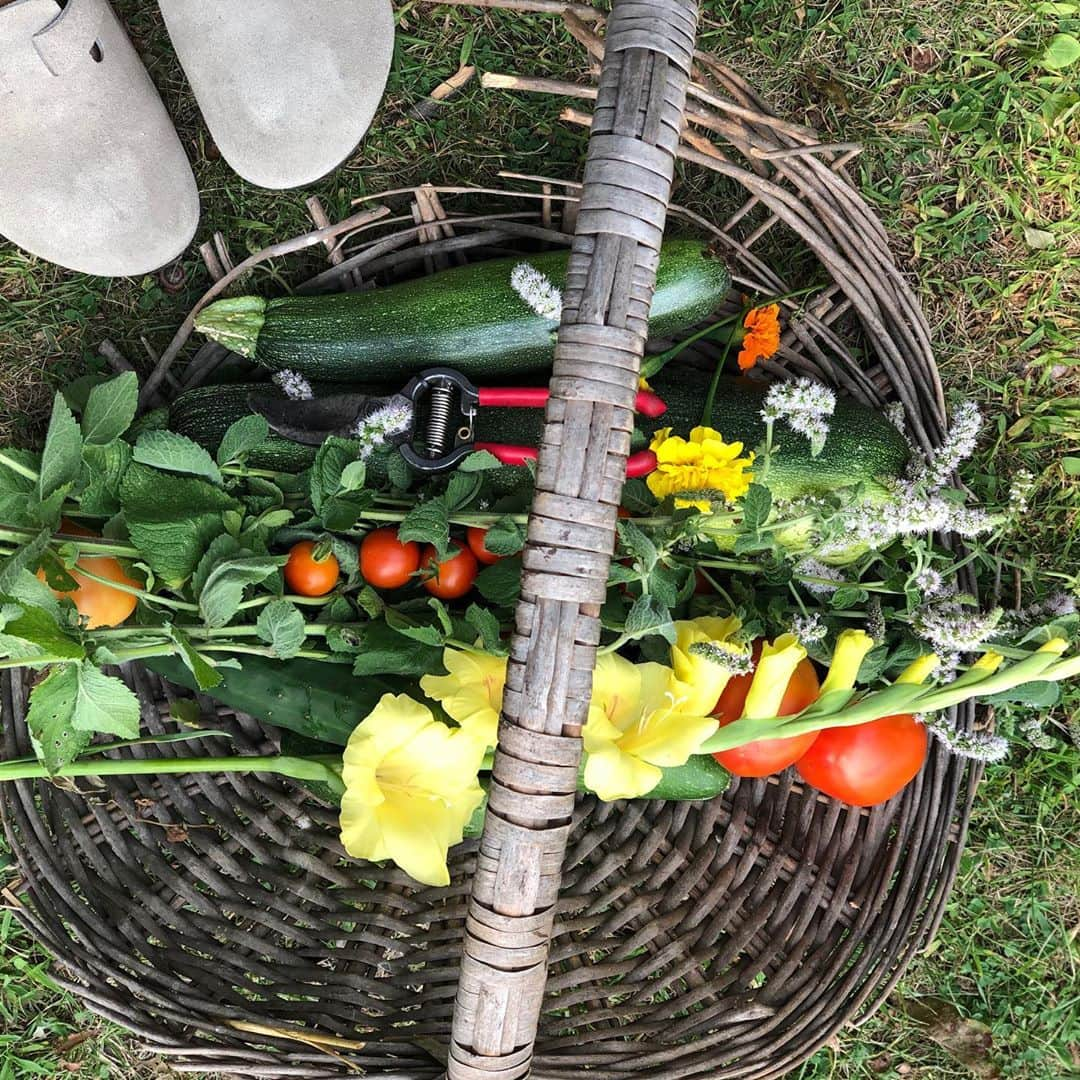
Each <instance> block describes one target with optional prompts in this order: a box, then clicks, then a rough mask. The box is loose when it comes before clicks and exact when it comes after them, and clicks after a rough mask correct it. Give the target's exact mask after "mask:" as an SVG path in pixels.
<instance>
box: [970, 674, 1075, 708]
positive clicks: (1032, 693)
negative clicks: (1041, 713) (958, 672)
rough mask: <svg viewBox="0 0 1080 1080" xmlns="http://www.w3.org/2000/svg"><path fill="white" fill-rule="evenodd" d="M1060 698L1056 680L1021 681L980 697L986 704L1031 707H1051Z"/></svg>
mask: <svg viewBox="0 0 1080 1080" xmlns="http://www.w3.org/2000/svg"><path fill="white" fill-rule="evenodd" d="M1060 700H1061V685H1060V684H1059V683H1056V682H1046V681H1045V680H1040V681H1038V682H1029V683H1023V684H1021V685H1020V686H1014V687H1013V688H1012V689H1011V690H1003V691H1002V692H1001V693H1000V694H991V695H990V696H989V697H986V698H980V701H982V702H984V703H985V704H987V705H1027V706H1029V707H1030V708H1033V709H1051V708H1053V707H1054V706H1055V705H1057V703H1058V702H1059V701H1060Z"/></svg>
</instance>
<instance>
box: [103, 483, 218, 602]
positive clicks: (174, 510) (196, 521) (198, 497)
mask: <svg viewBox="0 0 1080 1080" xmlns="http://www.w3.org/2000/svg"><path fill="white" fill-rule="evenodd" d="M120 503H121V506H122V507H123V511H124V520H125V521H126V523H127V527H128V532H129V535H130V537H131V542H132V543H133V544H134V545H135V546H136V547H137V548H138V549H139V551H140V552H141V553H142V556H143V558H144V559H145V560H146V563H147V565H148V566H149V567H150V568H151V570H153V571H154V573H155V574H156V575H157V576H158V577H160V578H162V579H163V580H164V581H165V582H167V583H168V584H170V585H174V586H175V585H178V584H181V583H182V582H183V581H184V580H186V579H187V578H188V577H189V576H190V575H191V572H192V571H193V570H194V569H195V567H196V565H198V562H199V559H200V558H201V557H202V554H203V552H204V551H205V550H206V545H207V544H209V543H210V541H211V540H213V539H214V537H215V536H219V535H220V534H221V533H222V532H224V531H225V526H224V524H223V523H222V514H223V513H224V512H225V511H226V510H237V509H238V508H239V504H238V503H237V502H236V500H235V499H233V498H231V497H230V496H229V495H228V494H226V493H225V492H224V491H222V490H221V488H218V487H214V486H213V485H212V484H208V483H206V481H204V480H199V479H196V478H195V477H192V476H171V475H169V474H167V473H161V472H157V471H155V470H154V469H149V468H146V467H145V466H142V465H132V466H131V467H130V468H129V469H128V470H127V472H126V474H125V475H124V480H123V483H122V484H121V486H120Z"/></svg>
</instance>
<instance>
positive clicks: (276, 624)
mask: <svg viewBox="0 0 1080 1080" xmlns="http://www.w3.org/2000/svg"><path fill="white" fill-rule="evenodd" d="M256 627H257V628H258V631H259V637H260V638H262V640H263V641H265V642H266V643H267V644H268V645H269V646H270V647H271V648H272V649H273V650H274V655H275V656H277V657H278V659H279V660H289V659H291V658H292V657H294V656H295V655H296V654H297V653H298V652H299V651H300V650H301V649H302V648H303V646H304V638H305V637H306V636H307V630H306V628H305V626H304V616H303V615H301V614H300V609H299V608H298V607H297V606H296V605H295V604H290V603H289V601H288V600H272V601H271V602H270V603H269V604H267V605H266V607H264V608H263V609H262V611H260V612H259V619H258V622H257V623H256Z"/></svg>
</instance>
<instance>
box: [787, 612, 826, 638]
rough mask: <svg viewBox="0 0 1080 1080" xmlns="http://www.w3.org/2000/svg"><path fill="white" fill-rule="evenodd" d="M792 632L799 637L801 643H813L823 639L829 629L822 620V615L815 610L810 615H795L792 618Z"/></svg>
mask: <svg viewBox="0 0 1080 1080" xmlns="http://www.w3.org/2000/svg"><path fill="white" fill-rule="evenodd" d="M791 632H792V633H793V634H794V635H795V636H796V637H797V638H798V639H799V642H800V644H802V645H813V644H814V643H815V642H818V641H822V640H823V639H824V638H825V635H826V634H827V633H828V632H829V631H828V628H827V627H826V625H825V624H824V623H823V622H822V621H821V616H820V615H818V614H817V613H816V612H814V613H812V614H810V615H796V616H794V618H792V620H791Z"/></svg>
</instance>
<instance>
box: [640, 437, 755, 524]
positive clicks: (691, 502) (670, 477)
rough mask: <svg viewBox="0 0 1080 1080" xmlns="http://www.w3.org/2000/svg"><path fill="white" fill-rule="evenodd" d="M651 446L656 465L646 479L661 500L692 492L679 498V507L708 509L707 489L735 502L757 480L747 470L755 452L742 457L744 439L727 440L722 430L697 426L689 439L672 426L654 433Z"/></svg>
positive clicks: (709, 503) (730, 501)
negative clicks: (676, 433)
mask: <svg viewBox="0 0 1080 1080" xmlns="http://www.w3.org/2000/svg"><path fill="white" fill-rule="evenodd" d="M650 449H651V450H652V451H653V453H654V454H656V468H655V469H654V470H653V471H652V472H651V473H649V476H648V478H647V480H646V483H647V484H648V485H649V490H650V491H651V492H652V493H653V494H654V495H655V496H656V497H657V498H658V499H663V498H665V497H666V496H668V495H675V496H678V495H679V494H680V492H688V493H690V497H687V498H684V499H680V498H678V497H676V499H675V505H676V506H677V507H680V508H683V507H688V506H694V507H697V509H699V510H703V511H706V512H707V511H709V510H710V509H711V508H712V499H710V498H709V496H708V495H707V494H705V493H707V492H708V493H712V492H715V493H718V494H719V495H720V496H722V497H723V498H724V499H725V500H726V501H727V502H728V503H733V502H735V500H736V499H740V498H742V496H743V495H745V494H746V491H747V489H748V488H749V487H750V484H751V482H752V481H753V479H754V478H753V475H752V474H751V473H749V472H747V470H748V469H749V468H750V466H751V465H753V463H754V455H753V454H750V455H749V456H748V457H742V456H741V455H742V452H743V444H742V443H741V442H737V443H726V442H724V438H723V436H722V435H721V434H720V432H719V431H714V430H713V429H712V428H710V427H696V428H694V430H693V431H691V432H690V438H689V439H684V438H682V436H680V435H672V434H671V428H661V429H660V430H659V431H657V432H656V434H655V435H653V438H652V443H651V444H650ZM716 497H717V496H716V495H713V498H716Z"/></svg>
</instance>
